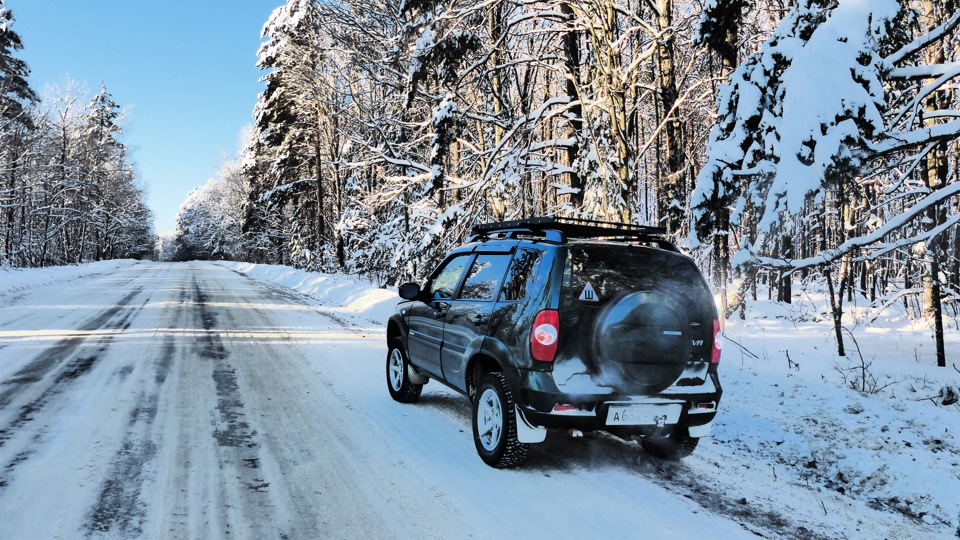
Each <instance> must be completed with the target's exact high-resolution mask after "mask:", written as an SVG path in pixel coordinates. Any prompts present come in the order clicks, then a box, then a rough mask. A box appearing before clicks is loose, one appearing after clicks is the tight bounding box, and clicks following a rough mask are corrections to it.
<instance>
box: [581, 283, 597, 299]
mask: <svg viewBox="0 0 960 540" xmlns="http://www.w3.org/2000/svg"><path fill="white" fill-rule="evenodd" d="M577 300H579V301H581V302H593V303H597V302H599V301H600V299H599V298H597V291H596V290H594V288H593V284H592V283H590V282H589V281H588V282H587V284H586V285H585V286H584V287H583V291H582V292H581V293H580V298H577Z"/></svg>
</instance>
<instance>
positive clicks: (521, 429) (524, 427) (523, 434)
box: [513, 405, 547, 444]
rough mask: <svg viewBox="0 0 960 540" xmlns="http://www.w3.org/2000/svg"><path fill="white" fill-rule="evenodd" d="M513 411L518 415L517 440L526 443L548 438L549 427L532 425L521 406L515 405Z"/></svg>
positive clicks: (539, 441) (534, 442)
mask: <svg viewBox="0 0 960 540" xmlns="http://www.w3.org/2000/svg"><path fill="white" fill-rule="evenodd" d="M513 413H514V415H516V417H517V440H518V441H519V442H521V443H524V444H536V443H542V442H543V441H545V440H546V439H547V428H543V427H534V426H531V425H530V423H529V422H527V419H526V418H525V417H524V416H523V413H522V412H520V407H517V406H516V405H514V406H513Z"/></svg>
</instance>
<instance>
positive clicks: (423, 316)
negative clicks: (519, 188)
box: [386, 217, 721, 467]
mask: <svg viewBox="0 0 960 540" xmlns="http://www.w3.org/2000/svg"><path fill="white" fill-rule="evenodd" d="M473 232H474V236H473V237H472V238H471V239H470V241H469V242H468V243H467V244H465V245H463V246H461V247H458V248H456V249H454V250H453V251H451V252H450V253H449V254H448V255H447V257H446V258H445V259H444V260H443V262H441V263H440V265H439V266H438V267H437V269H436V270H435V271H434V272H433V273H432V274H430V277H429V278H428V279H427V281H426V283H425V284H424V286H423V287H422V288H421V287H420V286H419V285H417V284H415V283H407V284H404V285H402V286H401V287H400V296H401V297H402V298H404V299H405V301H404V302H401V303H400V304H399V305H398V307H397V312H396V313H395V314H394V315H393V316H392V317H391V318H390V320H389V323H388V326H387V343H388V347H389V352H388V354H387V366H386V374H387V387H388V389H389V391H390V395H391V396H393V398H394V399H395V400H397V401H400V402H413V401H416V400H417V399H418V398H419V397H420V392H421V390H422V388H423V385H424V384H426V383H427V382H428V380H429V379H436V380H437V381H440V382H442V383H444V384H446V385H447V386H450V387H451V388H453V389H455V390H457V391H459V392H461V393H463V394H464V395H466V396H467V397H468V398H469V399H470V400H471V402H472V404H473V437H474V441H475V443H476V447H477V452H478V453H479V454H480V457H481V458H482V459H483V460H484V461H485V462H486V463H487V464H489V465H491V466H493V467H511V466H515V465H518V464H520V463H522V462H523V461H524V460H525V458H526V455H527V450H528V448H529V445H530V444H534V443H539V442H543V441H544V439H545V437H546V433H547V430H549V429H564V430H576V431H575V433H576V432H582V431H584V430H598V429H599V430H606V431H609V432H612V433H614V434H617V435H619V436H624V437H639V439H640V443H641V444H642V445H643V447H644V448H645V449H646V450H647V451H649V452H651V453H653V454H655V455H658V456H660V457H664V458H667V459H679V458H681V457H684V456H686V455H689V454H690V453H691V452H693V450H694V448H695V447H696V445H697V442H698V440H699V438H700V437H703V436H705V435H707V434H709V432H710V424H711V422H712V421H713V418H714V416H715V415H716V412H717V404H718V403H719V401H720V394H721V388H720V381H719V378H718V376H717V365H718V364H719V362H720V345H721V335H720V325H719V321H718V318H717V310H716V307H715V304H714V301H713V298H712V297H711V294H710V290H709V288H708V287H707V284H706V283H705V282H704V279H703V276H702V275H701V274H700V271H699V270H698V269H697V267H696V266H695V265H694V263H693V260H692V259H690V258H689V257H687V256H685V255H682V254H681V253H680V252H679V251H678V250H677V249H676V247H675V246H673V245H672V244H671V243H669V242H667V241H665V240H664V239H663V233H664V231H663V230H662V229H658V228H653V227H643V226H636V225H623V224H615V223H607V222H599V221H589V220H578V219H564V218H554V217H547V218H533V219H524V220H519V221H510V222H501V223H490V224H485V225H480V226H477V227H474V229H473Z"/></svg>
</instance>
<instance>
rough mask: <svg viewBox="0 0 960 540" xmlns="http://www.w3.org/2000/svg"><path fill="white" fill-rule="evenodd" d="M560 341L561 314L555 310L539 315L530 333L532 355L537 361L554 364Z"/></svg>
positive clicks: (542, 312) (548, 310)
mask: <svg viewBox="0 0 960 540" xmlns="http://www.w3.org/2000/svg"><path fill="white" fill-rule="evenodd" d="M559 341H560V314H559V313H558V312H557V311H556V310H555V309H545V310H543V311H541V312H540V313H537V318H536V319H535V320H534V321H533V330H531V331H530V353H531V354H533V358H534V359H535V360H539V361H541V362H553V358H554V356H556V355H557V343H558V342H559Z"/></svg>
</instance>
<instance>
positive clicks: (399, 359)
mask: <svg viewBox="0 0 960 540" xmlns="http://www.w3.org/2000/svg"><path fill="white" fill-rule="evenodd" d="M409 369H410V360H409V359H408V358H407V353H406V351H404V349H403V340H401V339H400V338H396V339H394V340H393V341H392V342H391V343H390V349H389V350H388V351H387V390H389V391H390V397H392V398H393V399H394V400H396V401H399V402H400V403H413V402H415V401H417V400H418V399H420V392H422V391H423V385H422V384H414V383H412V382H410V375H409V373H408V371H407V370H409Z"/></svg>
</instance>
